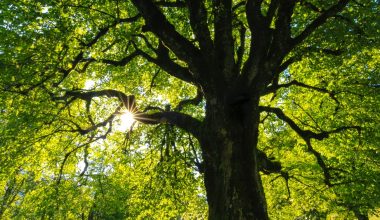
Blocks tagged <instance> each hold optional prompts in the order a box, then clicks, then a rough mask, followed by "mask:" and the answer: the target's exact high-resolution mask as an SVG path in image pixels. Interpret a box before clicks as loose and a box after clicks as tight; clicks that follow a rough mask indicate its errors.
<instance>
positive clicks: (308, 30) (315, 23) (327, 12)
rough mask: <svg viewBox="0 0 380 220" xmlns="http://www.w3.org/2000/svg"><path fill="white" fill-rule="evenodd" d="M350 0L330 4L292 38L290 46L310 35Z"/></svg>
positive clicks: (340, 0)
mask: <svg viewBox="0 0 380 220" xmlns="http://www.w3.org/2000/svg"><path fill="white" fill-rule="evenodd" d="M349 1H350V0H339V2H338V3H336V4H335V5H333V6H331V7H330V8H329V9H327V10H325V11H323V13H321V14H320V15H319V16H318V17H317V18H316V19H315V20H314V21H312V22H311V23H310V24H309V25H308V26H307V27H306V28H305V29H304V30H303V31H302V32H301V33H300V34H299V35H298V36H296V37H295V38H293V40H292V43H291V44H292V48H294V47H295V46H297V45H298V44H300V43H301V42H302V41H304V40H305V39H306V38H307V37H308V36H310V35H311V34H312V33H313V32H314V31H315V30H316V29H317V28H319V27H320V26H322V25H323V24H324V23H326V21H327V19H329V18H331V17H334V16H335V15H336V14H338V13H339V12H341V11H342V10H343V9H344V8H345V7H346V5H347V4H348V2H349Z"/></svg>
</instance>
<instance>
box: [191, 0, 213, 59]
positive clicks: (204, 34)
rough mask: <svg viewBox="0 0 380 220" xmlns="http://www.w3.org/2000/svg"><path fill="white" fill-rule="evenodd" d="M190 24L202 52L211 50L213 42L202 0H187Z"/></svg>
mask: <svg viewBox="0 0 380 220" xmlns="http://www.w3.org/2000/svg"><path fill="white" fill-rule="evenodd" d="M186 2H187V5H188V8H189V12H190V25H191V28H192V29H193V32H194V34H195V37H196V39H197V40H198V42H199V45H200V48H201V50H202V51H203V53H209V52H210V51H212V48H213V42H212V39H211V34H210V30H209V29H208V24H207V10H206V8H205V5H204V1H203V0H187V1H186Z"/></svg>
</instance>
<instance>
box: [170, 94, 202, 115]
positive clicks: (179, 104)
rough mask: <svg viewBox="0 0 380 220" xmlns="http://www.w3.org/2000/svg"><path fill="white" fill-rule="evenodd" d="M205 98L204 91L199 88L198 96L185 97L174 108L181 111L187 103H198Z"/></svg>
mask: <svg viewBox="0 0 380 220" xmlns="http://www.w3.org/2000/svg"><path fill="white" fill-rule="evenodd" d="M202 99H203V93H202V91H201V90H200V89H198V90H197V96H195V97H194V98H192V99H185V100H182V101H180V102H179V103H178V105H177V106H176V107H175V108H174V110H175V111H181V110H182V109H183V107H184V106H186V105H198V104H199V103H200V102H201V101H202Z"/></svg>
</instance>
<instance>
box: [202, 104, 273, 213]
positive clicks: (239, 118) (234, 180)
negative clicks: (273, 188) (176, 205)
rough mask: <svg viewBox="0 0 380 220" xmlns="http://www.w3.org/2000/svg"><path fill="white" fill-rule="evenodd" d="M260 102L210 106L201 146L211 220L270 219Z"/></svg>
mask: <svg viewBox="0 0 380 220" xmlns="http://www.w3.org/2000/svg"><path fill="white" fill-rule="evenodd" d="M259 114H260V113H259V108H258V99H247V100H242V101H240V102H237V103H234V102H233V103H231V102H228V101H226V100H224V101H219V102H218V101H216V103H215V100H214V103H210V105H208V106H207V113H206V120H205V127H204V131H205V132H204V135H203V138H202V139H201V146H202V150H203V157H204V162H205V164H204V168H205V186H206V191H207V198H208V203H209V219H218V220H219V219H260V220H265V219H268V214H267V207H266V200H265V196H264V191H263V186H262V183H261V178H260V174H259V164H258V159H257V155H258V151H257V148H256V146H257V141H258V124H259Z"/></svg>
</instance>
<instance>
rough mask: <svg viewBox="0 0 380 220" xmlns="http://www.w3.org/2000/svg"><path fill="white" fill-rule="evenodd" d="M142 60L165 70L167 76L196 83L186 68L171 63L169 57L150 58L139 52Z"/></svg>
mask: <svg viewBox="0 0 380 220" xmlns="http://www.w3.org/2000/svg"><path fill="white" fill-rule="evenodd" d="M140 54H141V56H142V57H143V58H145V59H146V60H148V61H149V62H152V63H154V64H156V65H157V66H159V67H160V68H161V69H163V70H165V71H166V72H167V73H168V74H169V75H171V76H173V77H176V78H178V79H180V80H183V81H185V82H187V83H196V79H195V78H194V76H193V75H192V74H191V72H190V71H189V69H188V68H186V67H182V66H180V65H178V64H177V63H175V62H173V60H171V59H170V58H169V57H164V56H160V55H159V54H158V57H157V58H153V57H151V56H150V55H149V54H147V53H145V52H143V51H140Z"/></svg>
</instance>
